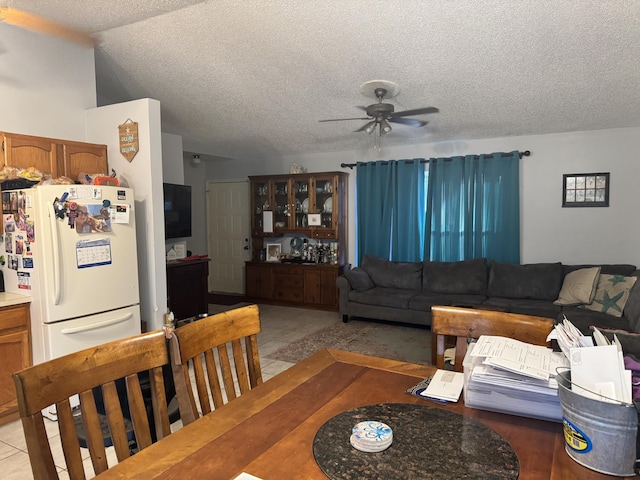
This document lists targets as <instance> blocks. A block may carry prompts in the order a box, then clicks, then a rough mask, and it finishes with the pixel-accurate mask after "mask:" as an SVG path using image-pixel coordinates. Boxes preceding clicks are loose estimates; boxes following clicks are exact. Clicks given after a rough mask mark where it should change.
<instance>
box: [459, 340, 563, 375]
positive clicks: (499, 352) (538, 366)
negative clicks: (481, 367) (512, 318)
mask: <svg viewBox="0 0 640 480" xmlns="http://www.w3.org/2000/svg"><path fill="white" fill-rule="evenodd" d="M471 355H472V356H474V357H487V359H489V360H488V363H490V364H491V365H493V366H496V367H499V368H506V369H508V370H509V371H512V372H517V373H520V374H521V375H527V376H530V377H534V378H541V379H548V378H549V375H555V374H556V367H558V366H559V365H558V358H557V357H556V356H554V355H553V351H552V350H551V349H550V348H547V347H544V346H540V345H531V344H530V343H525V342H520V341H519V340H514V339H512V338H507V337H497V336H492V335H481V336H480V338H478V341H477V342H476V345H475V347H474V349H473V352H471Z"/></svg>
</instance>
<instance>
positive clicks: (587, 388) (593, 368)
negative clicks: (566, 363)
mask: <svg viewBox="0 0 640 480" xmlns="http://www.w3.org/2000/svg"><path fill="white" fill-rule="evenodd" d="M570 358H571V390H573V391H574V392H576V393H577V394H579V395H582V396H584V397H588V398H593V399H594V400H600V401H603V402H612V403H617V402H622V403H628V404H631V403H632V398H631V370H625V368H624V359H623V355H622V349H621V348H620V346H619V344H618V343H616V344H612V345H602V346H595V347H587V348H572V349H571V351H570Z"/></svg>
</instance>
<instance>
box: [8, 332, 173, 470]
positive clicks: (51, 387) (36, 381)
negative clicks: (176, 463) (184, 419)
mask: <svg viewBox="0 0 640 480" xmlns="http://www.w3.org/2000/svg"><path fill="white" fill-rule="evenodd" d="M164 365H167V366H168V365H169V353H168V349H167V343H166V338H165V334H164V332H163V331H161V330H160V331H156V332H151V333H146V334H142V335H137V336H134V337H129V338H125V339H122V340H116V341H113V342H109V343H106V344H103V345H99V346H97V347H93V348H87V349H85V350H82V351H79V352H76V353H72V354H69V355H65V356H63V357H59V358H55V359H52V360H49V361H47V362H44V363H40V364H37V365H34V366H32V367H28V368H26V369H24V370H21V371H19V372H17V373H14V374H13V377H14V381H15V386H16V393H17V396H18V408H19V411H20V417H21V420H22V426H23V429H24V434H25V437H26V441H27V450H28V452H29V460H30V462H31V469H32V471H33V476H34V478H35V479H36V480H40V479H48V480H49V479H56V478H58V474H57V469H56V465H55V464H54V461H53V456H52V453H51V446H50V444H49V440H48V438H47V432H46V431H45V425H44V420H43V417H42V413H41V410H42V409H44V408H46V407H49V406H50V405H55V407H56V411H57V415H58V428H59V430H60V437H61V440H62V450H63V452H64V458H65V461H66V468H67V471H68V474H69V477H70V478H71V479H84V478H86V476H85V471H84V467H83V463H82V453H81V449H80V441H79V439H78V435H77V430H76V423H77V421H78V419H77V416H78V415H81V416H82V419H81V422H82V425H83V427H84V433H85V435H86V443H87V447H88V449H89V454H90V457H91V462H92V465H93V470H94V472H95V474H96V475H97V474H99V473H101V472H104V471H105V470H108V469H109V467H110V466H113V465H108V463H107V457H106V449H105V441H104V436H103V429H102V428H101V424H100V422H101V416H100V415H99V414H98V411H97V408H96V397H95V395H96V393H95V391H101V393H102V399H103V401H104V407H105V417H106V420H107V422H108V426H109V435H110V438H111V442H112V444H113V446H114V448H115V453H116V456H117V459H118V462H121V461H123V460H125V459H126V458H128V457H129V456H130V455H131V446H132V445H131V439H130V438H128V437H130V436H131V435H128V433H127V431H126V430H127V428H126V426H125V423H129V422H128V420H126V419H125V417H124V415H123V408H122V402H123V398H122V397H123V396H122V395H118V391H117V387H116V381H120V379H124V380H123V381H124V384H125V385H126V395H125V396H124V397H125V400H124V402H125V403H126V404H127V406H128V410H129V413H128V416H129V417H130V419H131V421H130V423H131V425H132V427H133V434H134V436H135V438H134V441H135V447H136V449H138V450H142V449H144V448H146V447H148V446H149V445H150V444H151V443H152V440H151V437H152V435H151V429H155V435H156V437H157V439H161V438H163V437H165V436H167V435H169V434H170V433H171V428H170V425H169V415H168V412H167V400H166V395H165V386H164V379H163V373H162V367H163V366H164ZM142 372H148V375H149V384H150V385H149V386H150V394H151V400H152V407H153V415H152V417H153V423H154V424H153V425H150V424H149V419H148V415H147V408H146V405H145V401H144V398H143V393H142V390H141V388H140V381H139V378H138V373H142ZM96 387H97V388H96ZM76 394H77V395H78V396H79V400H80V409H79V411H78V410H74V409H72V406H71V397H73V396H75V395H76ZM103 420H104V418H103ZM88 473H90V472H88ZM0 476H1V475H0Z"/></svg>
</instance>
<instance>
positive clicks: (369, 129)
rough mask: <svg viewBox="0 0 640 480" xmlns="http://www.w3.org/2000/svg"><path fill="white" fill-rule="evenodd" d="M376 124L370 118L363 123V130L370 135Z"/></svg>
mask: <svg viewBox="0 0 640 480" xmlns="http://www.w3.org/2000/svg"><path fill="white" fill-rule="evenodd" d="M376 125H377V124H376V121H375V120H372V121H370V122H369V123H367V124H366V125H365V127H364V131H365V132H367V133H368V134H369V135H371V134H372V133H373V132H374V131H375V130H376Z"/></svg>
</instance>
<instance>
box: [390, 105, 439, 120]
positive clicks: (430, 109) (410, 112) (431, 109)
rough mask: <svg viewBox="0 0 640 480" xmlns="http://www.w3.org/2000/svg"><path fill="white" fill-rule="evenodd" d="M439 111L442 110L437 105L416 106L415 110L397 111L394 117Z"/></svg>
mask: <svg viewBox="0 0 640 480" xmlns="http://www.w3.org/2000/svg"><path fill="white" fill-rule="evenodd" d="M439 111H440V110H438V109H437V108H436V107H424V108H414V109H413V110H403V111H401V112H395V113H394V114H393V115H392V118H394V117H407V116H409V115H423V114H425V113H438V112H439Z"/></svg>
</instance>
